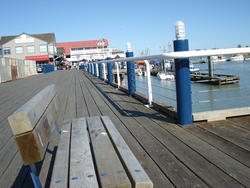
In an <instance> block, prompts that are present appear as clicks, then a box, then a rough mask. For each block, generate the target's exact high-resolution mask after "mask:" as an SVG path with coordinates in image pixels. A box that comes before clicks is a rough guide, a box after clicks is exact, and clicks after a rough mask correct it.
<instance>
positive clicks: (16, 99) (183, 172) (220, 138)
mask: <svg viewBox="0 0 250 188" xmlns="http://www.w3.org/2000/svg"><path fill="white" fill-rule="evenodd" d="M51 83H55V84H56V87H57V91H58V95H59V99H60V111H59V117H60V118H59V124H60V123H61V122H62V121H63V120H64V119H69V118H75V117H83V116H85V117H86V116H99V115H107V116H109V117H110V118H111V120H112V121H113V122H114V124H115V125H116V126H117V129H118V130H119V131H120V133H121V135H122V136H123V137H124V139H125V141H126V142H127V144H128V145H129V147H130V148H131V150H132V151H133V152H134V154H135V156H136V157H137V158H138V160H139V161H140V162H141V164H142V166H143V167H144V169H145V171H146V172H147V173H148V175H149V176H150V178H151V179H152V181H153V183H154V186H155V187H159V188H165V187H185V188H186V187H220V188H221V187H227V188H228V187H233V188H235V187H250V117H249V116H248V117H247V116H246V117H243V118H234V119H230V120H226V121H218V122H213V123H201V124H198V125H197V127H195V128H190V129H182V128H180V127H178V126H177V125H176V124H174V122H173V120H171V119H168V118H167V117H165V116H164V115H161V114H159V113H158V112H156V111H154V110H152V109H148V108H146V107H144V105H143V104H142V103H140V102H138V101H137V100H136V99H133V98H131V97H128V96H126V94H124V93H123V92H121V91H119V90H117V89H115V88H113V87H111V86H109V85H107V84H105V83H104V82H103V81H101V80H99V79H97V78H95V77H93V76H92V75H89V74H88V73H83V72H82V71H78V70H71V71H57V72H53V73H49V74H41V75H38V76H32V77H29V78H24V79H21V80H16V81H13V82H7V83H3V84H0V187H3V188H8V187H32V183H31V179H30V176H29V169H28V168H27V167H24V166H23V165H22V162H21V159H20V155H19V153H18V151H17V148H16V145H15V142H14V139H13V137H12V134H11V131H10V128H9V125H8V122H7V117H8V116H9V115H10V114H12V113H13V112H14V111H15V110H16V109H17V108H18V107H20V106H21V105H22V104H24V103H25V102H26V101H27V100H28V99H30V98H31V97H32V96H34V95H35V94H36V93H37V92H39V91H40V90H41V89H43V88H44V87H45V86H47V85H49V84H51ZM52 149H53V148H52ZM51 153H52V154H53V153H54V152H53V150H52V152H51ZM53 159H54V156H51V160H53ZM48 169H49V172H50V171H51V170H52V169H51V168H49V167H48ZM41 176H42V173H41ZM47 185H49V179H48V180H47V182H46V186H47Z"/></svg>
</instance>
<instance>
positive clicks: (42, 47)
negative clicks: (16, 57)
mask: <svg viewBox="0 0 250 188" xmlns="http://www.w3.org/2000/svg"><path fill="white" fill-rule="evenodd" d="M40 52H48V49H47V45H40Z"/></svg>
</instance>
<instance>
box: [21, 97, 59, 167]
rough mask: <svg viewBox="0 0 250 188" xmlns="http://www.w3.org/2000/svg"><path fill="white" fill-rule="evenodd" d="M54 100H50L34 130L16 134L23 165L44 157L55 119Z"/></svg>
mask: <svg viewBox="0 0 250 188" xmlns="http://www.w3.org/2000/svg"><path fill="white" fill-rule="evenodd" d="M54 102H55V100H53V101H51V103H50V104H49V106H48V108H47V109H46V111H45V112H44V114H43V116H42V117H41V119H40V120H39V121H38V123H37V125H36V126H35V128H34V130H32V131H30V132H27V133H24V134H20V135H17V136H16V143H17V145H18V148H19V151H20V153H21V156H22V159H23V163H24V164H25V165H29V164H32V163H36V162H39V161H41V160H42V159H43V157H44V153H45V150H46V148H47V145H48V142H49V138H50V136H51V133H52V131H53V129H54V123H55V120H56V109H55V106H56V105H55V104H54Z"/></svg>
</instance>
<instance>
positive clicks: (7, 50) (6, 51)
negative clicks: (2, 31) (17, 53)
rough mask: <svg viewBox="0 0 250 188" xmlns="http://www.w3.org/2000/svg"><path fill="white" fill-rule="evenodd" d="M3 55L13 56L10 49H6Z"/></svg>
mask: <svg viewBox="0 0 250 188" xmlns="http://www.w3.org/2000/svg"><path fill="white" fill-rule="evenodd" d="M3 54H4V55H8V54H11V50H10V48H4V49H3Z"/></svg>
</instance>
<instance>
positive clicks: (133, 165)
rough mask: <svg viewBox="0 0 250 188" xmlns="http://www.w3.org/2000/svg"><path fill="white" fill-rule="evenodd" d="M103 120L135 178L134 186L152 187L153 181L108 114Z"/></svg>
mask: <svg viewBox="0 0 250 188" xmlns="http://www.w3.org/2000/svg"><path fill="white" fill-rule="evenodd" d="M101 118H102V121H103V123H104V125H105V127H106V129H107V130H108V133H109V134H110V138H111V140H112V141H113V143H114V147H115V148H116V150H117V151H118V152H119V154H120V158H121V159H122V161H123V163H124V164H125V166H126V168H127V170H128V172H129V174H130V176H131V177H132V179H133V187H135V188H152V187H153V183H152V181H151V180H150V178H149V177H148V175H147V174H146V172H145V171H144V169H143V168H142V166H141V165H140V163H139V162H138V160H137V159H136V157H135V156H134V154H133V153H132V151H131V150H130V149H129V147H128V145H127V144H126V142H125V141H124V139H123V138H122V136H121V135H120V133H119V132H118V131H117V129H116V128H115V126H114V124H113V123H112V121H111V120H110V119H109V117H108V116H102V117H101Z"/></svg>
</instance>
